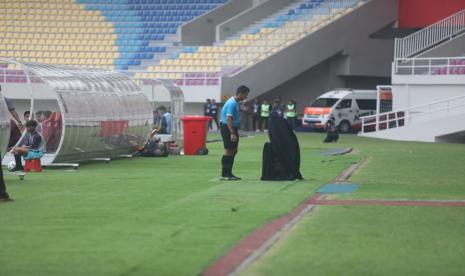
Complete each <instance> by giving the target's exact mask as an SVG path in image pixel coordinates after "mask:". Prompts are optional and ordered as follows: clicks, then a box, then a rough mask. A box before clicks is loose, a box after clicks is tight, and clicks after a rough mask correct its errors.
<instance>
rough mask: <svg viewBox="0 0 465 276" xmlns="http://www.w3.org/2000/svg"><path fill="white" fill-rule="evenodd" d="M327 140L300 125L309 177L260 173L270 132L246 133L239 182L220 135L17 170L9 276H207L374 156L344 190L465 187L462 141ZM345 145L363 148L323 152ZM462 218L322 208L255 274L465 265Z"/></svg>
mask: <svg viewBox="0 0 465 276" xmlns="http://www.w3.org/2000/svg"><path fill="white" fill-rule="evenodd" d="M212 138H216V137H212ZM322 139H323V136H322V134H300V135H299V141H300V144H301V154H302V166H301V171H302V174H303V175H304V177H305V178H306V180H304V181H299V182H261V181H259V178H260V175H261V154H262V146H263V143H264V142H265V141H266V140H267V138H266V136H265V135H257V136H256V137H253V138H247V139H241V142H240V149H239V155H238V157H237V158H236V163H235V174H236V175H238V176H241V177H243V178H244V180H243V181H239V182H219V181H217V180H216V178H217V177H218V176H219V171H220V164H219V163H220V157H221V155H222V144H221V143H214V144H209V146H208V147H209V150H210V155H208V156H198V157H197V156H194V157H189V156H170V157H168V158H134V159H133V160H116V161H112V162H111V163H110V164H104V163H87V164H83V165H82V166H81V167H80V168H79V169H78V170H75V171H72V170H71V171H68V170H63V169H46V170H44V171H43V172H42V173H38V174H35V173H30V174H28V175H27V176H26V179H25V180H24V181H19V179H17V178H16V177H14V176H12V175H7V176H6V182H7V188H8V192H9V193H10V195H11V196H12V197H13V198H14V199H15V202H14V203H5V204H0V275H2V276H3V275H8V276H15V275H60V276H61V275H198V274H199V273H200V272H202V271H203V270H204V269H205V268H206V267H208V266H209V265H210V264H211V263H212V262H213V261H214V260H215V259H217V258H218V257H220V256H221V255H223V254H224V253H225V252H227V250H228V249H230V248H231V247H232V246H233V245H234V244H235V243H236V242H237V241H239V240H240V239H241V238H242V237H244V236H245V235H246V234H248V233H250V232H251V231H253V230H254V229H256V228H258V227H260V226H261V225H263V224H265V223H267V222H269V221H271V220H273V219H275V218H278V217H280V216H282V215H284V214H286V213H288V212H290V211H291V210H292V209H293V208H295V207H296V206H297V205H298V204H299V203H300V202H301V201H302V200H304V199H305V198H307V197H309V196H310V195H311V194H312V193H313V192H314V191H315V190H316V189H318V188H319V187H320V186H321V185H323V184H326V183H329V182H330V181H331V180H332V179H333V178H335V177H336V176H337V175H338V174H339V173H340V172H341V171H343V170H344V169H345V168H347V167H348V166H349V165H350V164H352V163H354V162H357V161H359V160H361V159H362V158H364V157H369V162H368V163H367V164H366V165H365V166H364V167H363V168H362V169H361V170H360V171H359V172H357V173H356V174H355V175H354V177H353V181H355V182H357V183H359V184H360V185H361V188H360V190H359V191H357V192H356V193H354V194H350V195H344V196H343V198H370V199H371V198H392V199H404V198H408V199H440V200H441V199H443V200H450V199H463V198H464V196H465V181H464V180H465V170H464V168H465V167H464V165H463V164H465V162H464V161H465V154H464V153H465V148H464V147H463V146H462V145H440V144H425V143H400V142H387V141H381V140H372V139H365V138H358V137H355V136H343V137H342V139H341V143H338V144H330V145H328V144H323V143H321V141H322ZM335 146H337V147H344V146H351V147H354V148H355V149H356V153H355V154H352V155H346V156H338V157H321V156H319V153H320V152H321V151H323V150H324V149H326V148H328V147H335ZM232 208H235V209H236V210H237V211H236V212H232V211H231V209H232ZM464 217H465V209H461V208H455V209H452V210H450V208H440V209H434V208H433V209H431V208H430V209H427V207H422V208H417V207H415V208H410V207H408V208H407V207H402V209H401V208H398V207H376V208H368V207H360V206H359V207H352V206H349V207H336V206H334V207H321V208H319V209H318V210H317V211H315V213H314V214H310V215H309V216H308V217H306V218H305V219H304V220H303V221H302V223H301V224H299V225H298V226H297V227H296V229H295V230H293V231H291V232H290V233H289V235H287V236H286V237H285V238H284V239H283V241H282V244H278V245H277V246H276V248H274V249H273V250H272V251H271V252H270V253H269V254H267V255H266V256H264V258H262V259H260V260H259V261H258V262H257V263H256V264H255V265H253V266H252V267H250V268H249V269H248V270H247V271H244V274H257V275H269V271H276V275H280V274H282V273H279V272H282V271H289V272H294V273H293V275H299V274H300V275H308V271H316V272H319V273H317V274H326V275H327V274H328V273H329V274H332V273H334V274H353V275H355V274H363V273H365V274H377V273H378V272H380V271H382V272H383V271H386V274H394V273H396V274H399V273H402V272H405V274H407V273H418V274H425V271H426V272H428V271H431V274H435V273H434V272H438V271H439V268H444V269H445V270H441V271H445V273H446V274H456V273H458V274H463V273H464V272H465V268H464V267H462V266H461V265H459V260H463V257H465V256H464V254H465V253H464V252H463V251H464V250H463V249H461V248H462V246H458V245H460V244H462V245H463V244H465V235H464V234H465V230H462V229H465V228H464V227H463V225H462V224H463V221H464V220H463V218H464ZM396 226H398V227H396ZM452 226H453V227H452ZM341 235H342V236H341ZM431 242H433V243H432V244H431ZM409 243H410V244H409ZM396 245H405V246H404V247H402V249H398V248H397V246H396ZM413 245H416V246H413ZM438 247H441V248H442V251H440V252H438V251H437V250H436V249H437V248H438ZM289 252H292V253H293V254H289ZM441 252H445V253H441ZM435 254H436V255H440V254H446V255H443V256H442V257H440V258H433V257H434V256H435ZM282 256H286V258H282ZM344 256H349V257H344ZM405 256H410V258H405ZM414 256H419V257H418V258H414ZM449 257H450V258H449ZM432 259H434V260H436V262H433V261H430V260H432ZM276 260H283V261H282V262H281V263H280V262H276ZM383 260H385V261H384V262H383ZM364 262H372V263H371V265H368V266H367V265H361V263H364ZM460 263H461V262H460ZM383 264H384V269H383ZM277 266H279V267H280V269H281V270H279V269H277ZM335 267H339V268H340V269H339V270H338V269H336V268H335ZM416 267H421V269H415V268H416ZM342 268H344V269H342ZM447 269H449V270H447ZM340 272H341V273H340ZM426 274H428V273H426Z"/></svg>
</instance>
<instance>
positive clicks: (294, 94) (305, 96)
mask: <svg viewBox="0 0 465 276" xmlns="http://www.w3.org/2000/svg"><path fill="white" fill-rule="evenodd" d="M341 58H343V57H341V55H336V56H334V57H332V58H329V59H327V60H325V61H323V62H321V63H320V64H318V65H316V66H314V67H312V68H310V69H309V70H307V71H305V72H304V73H302V74H300V75H298V76H297V77H295V78H293V79H291V80H289V81H287V82H285V83H283V84H281V85H280V86H278V87H276V88H274V89H272V90H271V91H269V92H267V93H265V94H263V95H261V96H260V98H262V99H264V98H267V99H273V98H276V97H281V98H282V99H283V101H287V100H289V99H292V100H294V101H296V102H297V112H298V113H299V114H303V110H304V108H305V107H306V106H308V105H309V104H310V103H311V102H312V101H313V100H315V99H316V98H317V97H318V96H320V95H321V94H323V93H324V92H327V91H330V90H334V89H335V88H353V89H368V90H375V89H376V85H382V84H391V81H390V78H383V77H359V76H340V75H338V71H339V69H340V67H339V65H340V62H339V61H338V60H340V59H341Z"/></svg>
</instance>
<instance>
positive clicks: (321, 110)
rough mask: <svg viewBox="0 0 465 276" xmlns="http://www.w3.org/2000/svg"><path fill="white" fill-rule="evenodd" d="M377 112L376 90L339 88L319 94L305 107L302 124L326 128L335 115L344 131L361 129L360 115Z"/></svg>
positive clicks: (340, 128) (341, 129) (336, 120)
mask: <svg viewBox="0 0 465 276" xmlns="http://www.w3.org/2000/svg"><path fill="white" fill-rule="evenodd" d="M375 113H376V90H352V89H345V88H343V89H337V90H334V91H329V92H327V93H324V94H323V95H321V96H319V97H318V98H317V99H316V100H315V101H314V102H313V103H312V104H311V105H310V106H309V107H306V108H305V109H304V117H303V118H302V125H303V126H305V127H311V128H315V129H324V128H325V125H326V123H327V121H328V119H329V118H331V117H334V119H335V122H336V125H337V126H338V127H339V130H340V131H341V132H342V133H348V132H352V131H357V130H360V128H361V120H360V117H362V116H366V115H371V114H375Z"/></svg>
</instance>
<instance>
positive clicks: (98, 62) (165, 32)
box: [0, 0, 225, 70]
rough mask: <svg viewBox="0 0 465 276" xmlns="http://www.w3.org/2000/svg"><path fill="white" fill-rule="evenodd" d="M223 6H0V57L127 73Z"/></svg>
mask: <svg viewBox="0 0 465 276" xmlns="http://www.w3.org/2000/svg"><path fill="white" fill-rule="evenodd" d="M224 2H225V0H200V1H193V0H77V1H75V0H46V1H45V0H37V1H26V0H21V1H14V2H12V1H8V0H0V17H1V18H0V21H1V22H2V23H1V25H0V33H2V36H3V39H2V41H1V42H0V56H3V57H10V58H17V59H20V60H24V61H37V62H43V63H49V64H65V65H78V66H81V67H100V68H106V69H117V70H127V69H128V68H129V66H138V65H140V64H141V62H142V60H151V59H154V56H155V55H156V54H164V53H166V52H167V49H166V48H167V47H166V45H167V43H166V42H165V39H166V38H167V37H169V36H170V35H171V36H173V35H174V34H176V30H177V28H178V27H179V26H180V25H181V24H182V23H183V22H186V21H188V20H191V19H192V18H194V17H196V16H199V15H201V14H203V13H205V12H206V11H208V10H210V9H212V8H215V7H217V6H218V5H220V4H222V3H224ZM172 39H173V38H172ZM154 42H155V43H154ZM170 42H171V41H170ZM171 44H172V43H171ZM168 45H170V44H169V43H168Z"/></svg>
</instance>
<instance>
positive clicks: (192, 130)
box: [181, 116, 212, 155]
mask: <svg viewBox="0 0 465 276" xmlns="http://www.w3.org/2000/svg"><path fill="white" fill-rule="evenodd" d="M211 119H212V118H211V117H208V116H185V117H182V118H181V120H182V122H183V124H184V154H185V155H197V153H198V151H199V150H201V149H205V148H206V145H207V131H208V123H209V122H210V121H211Z"/></svg>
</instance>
